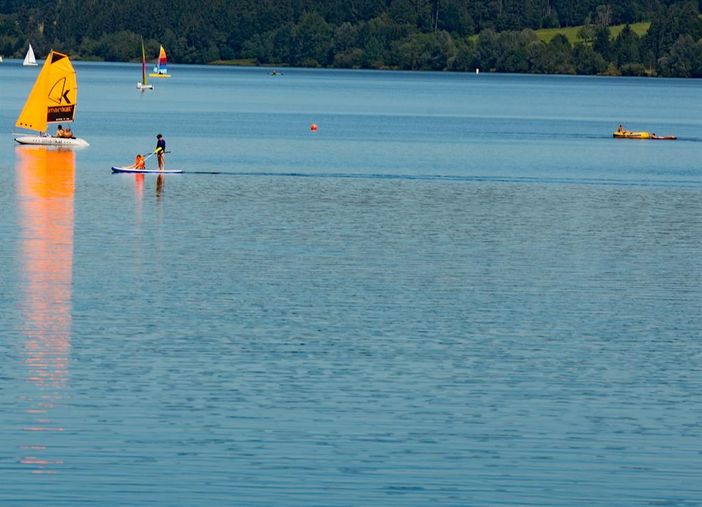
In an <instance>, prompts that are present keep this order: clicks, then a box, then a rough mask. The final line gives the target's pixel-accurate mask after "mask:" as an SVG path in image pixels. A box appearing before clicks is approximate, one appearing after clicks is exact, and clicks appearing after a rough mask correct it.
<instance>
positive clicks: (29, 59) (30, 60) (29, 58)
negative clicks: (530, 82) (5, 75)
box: [22, 44, 37, 67]
mask: <svg viewBox="0 0 702 507" xmlns="http://www.w3.org/2000/svg"><path fill="white" fill-rule="evenodd" d="M22 65H24V66H25V67H27V66H31V67H36V66H37V59H36V58H35V57H34V50H33V49H32V45H31V44H30V45H29V49H28V50H27V54H26V55H24V61H23V62H22Z"/></svg>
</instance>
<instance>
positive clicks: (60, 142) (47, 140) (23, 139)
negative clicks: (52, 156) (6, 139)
mask: <svg viewBox="0 0 702 507" xmlns="http://www.w3.org/2000/svg"><path fill="white" fill-rule="evenodd" d="M15 141H17V142H18V143H20V144H39V145H43V146H73V147H84V146H90V145H89V144H88V142H87V141H86V140H85V139H78V138H76V139H69V138H62V137H49V136H20V137H15Z"/></svg>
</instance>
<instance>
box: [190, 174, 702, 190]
mask: <svg viewBox="0 0 702 507" xmlns="http://www.w3.org/2000/svg"><path fill="white" fill-rule="evenodd" d="M183 174H196V175H213V174H216V175H220V176H238V177H263V178H317V179H325V178H328V179H351V180H403V181H441V182H466V183H470V182H473V183H475V182H490V183H522V184H544V185H545V184H548V185H592V186H628V187H702V181H699V180H691V179H685V180H682V179H681V180H669V179H660V180H658V179H651V180H636V179H632V180H626V179H616V178H612V179H609V178H558V177H553V178H548V177H529V176H520V177H516V176H475V175H474V176H459V175H435V174H383V173H368V174H364V173H328V172H327V173H324V172H320V173H303V172H271V171H259V172H252V171H247V172H229V171H187V172H185V173H183Z"/></svg>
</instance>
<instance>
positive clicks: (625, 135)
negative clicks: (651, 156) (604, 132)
mask: <svg viewBox="0 0 702 507" xmlns="http://www.w3.org/2000/svg"><path fill="white" fill-rule="evenodd" d="M612 137H615V138H616V139H651V137H652V136H651V133H650V132H632V131H630V130H617V131H616V132H614V134H612Z"/></svg>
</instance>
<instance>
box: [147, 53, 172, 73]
mask: <svg viewBox="0 0 702 507" xmlns="http://www.w3.org/2000/svg"><path fill="white" fill-rule="evenodd" d="M149 76H150V77H171V75H170V74H169V73H168V60H167V58H166V50H165V49H163V46H161V48H160V49H159V52H158V60H157V61H156V65H155V66H154V71H153V73H151V74H149Z"/></svg>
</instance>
